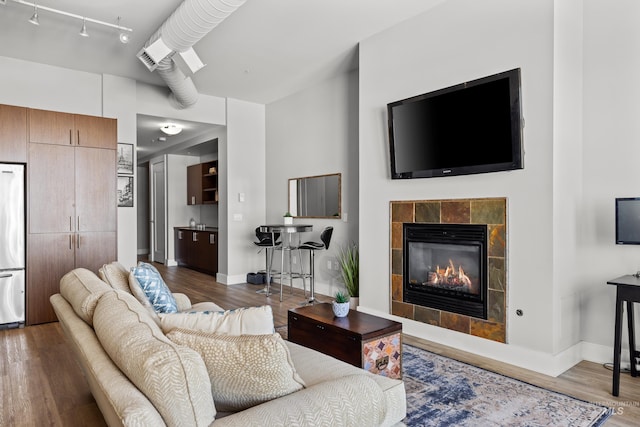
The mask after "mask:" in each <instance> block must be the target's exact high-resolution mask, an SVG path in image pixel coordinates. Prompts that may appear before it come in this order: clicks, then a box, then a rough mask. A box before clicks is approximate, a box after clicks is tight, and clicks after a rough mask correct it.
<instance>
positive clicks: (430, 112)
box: [387, 69, 523, 179]
mask: <svg viewBox="0 0 640 427" xmlns="http://www.w3.org/2000/svg"><path fill="white" fill-rule="evenodd" d="M387 113H388V127H389V146H390V150H391V153H390V154H391V156H390V160H391V177H392V178H393V179H410V178H430V177H438V176H450V175H467V174H473V173H484V172H496V171H505V170H513V169H522V168H523V150H522V124H521V123H522V120H521V117H522V115H521V109H520V69H515V70H511V71H506V72H503V73H499V74H495V75H492V76H488V77H484V78H481V79H478V80H473V81H470V82H466V83H462V84H459V85H456V86H451V87H448V88H445V89H440V90H437V91H435V92H429V93H425V94H422V95H418V96H415V97H412V98H408V99H403V100H401V101H396V102H392V103H390V104H388V105H387Z"/></svg>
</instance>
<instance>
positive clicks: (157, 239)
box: [149, 160, 166, 264]
mask: <svg viewBox="0 0 640 427" xmlns="http://www.w3.org/2000/svg"><path fill="white" fill-rule="evenodd" d="M149 175H150V176H149V181H150V183H151V192H150V193H151V194H150V196H151V210H150V212H149V224H150V236H151V251H150V261H155V262H159V263H161V264H165V262H166V261H165V260H166V249H165V246H166V238H165V237H166V236H165V230H166V225H165V223H166V212H165V167H164V160H159V161H157V162H153V163H151V165H150V168H149Z"/></svg>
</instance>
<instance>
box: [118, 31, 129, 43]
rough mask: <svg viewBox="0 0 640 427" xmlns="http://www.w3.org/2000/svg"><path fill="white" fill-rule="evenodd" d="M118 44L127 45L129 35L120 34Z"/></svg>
mask: <svg viewBox="0 0 640 427" xmlns="http://www.w3.org/2000/svg"><path fill="white" fill-rule="evenodd" d="M119 37H120V43H122V44H127V43H129V34H127V33H125V32H122V33H120V36H119Z"/></svg>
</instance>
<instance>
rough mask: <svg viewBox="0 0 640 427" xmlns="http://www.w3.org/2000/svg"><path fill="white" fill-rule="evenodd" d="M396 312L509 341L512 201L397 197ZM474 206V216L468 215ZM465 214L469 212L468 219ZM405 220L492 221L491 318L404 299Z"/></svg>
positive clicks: (393, 227)
mask: <svg viewBox="0 0 640 427" xmlns="http://www.w3.org/2000/svg"><path fill="white" fill-rule="evenodd" d="M390 204H391V207H390V214H391V221H390V228H391V251H392V255H391V270H392V274H391V275H390V276H391V277H390V294H391V295H390V297H391V298H390V299H391V314H394V315H397V316H400V317H404V318H407V319H413V320H416V321H418V322H422V323H425V324H431V325H435V326H439V327H442V328H447V329H451V330H455V331H458V332H462V333H466V334H471V335H474V336H478V337H482V338H486V339H489V340H492V341H497V342H502V343H504V342H506V292H507V281H506V276H507V274H506V238H507V237H506V236H507V232H506V231H507V230H506V223H507V222H506V215H507V210H506V206H507V199H506V198H491V199H447V200H413V201H392V202H391V203H390ZM465 206H468V210H467V211H466V212H468V214H465ZM465 215H468V218H467V220H466V221H465ZM402 223H432V224H445V223H456V224H457V223H472V224H487V226H488V232H489V254H488V255H489V258H488V263H487V269H488V275H489V279H488V280H489V283H488V287H489V291H488V301H487V302H488V307H487V310H488V313H487V314H488V317H489V320H484V319H480V318H475V317H470V316H465V315H461V314H455V313H450V312H448V311H445V310H439V309H434V308H428V307H423V306H421V305H414V304H411V303H405V302H403V298H402V297H403V291H402V288H403V286H402V281H403V276H402V275H403V271H402V270H403V269H402V252H403V251H402V247H403V236H402Z"/></svg>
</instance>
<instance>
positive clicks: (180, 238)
mask: <svg viewBox="0 0 640 427" xmlns="http://www.w3.org/2000/svg"><path fill="white" fill-rule="evenodd" d="M178 240H182V230H178Z"/></svg>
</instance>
